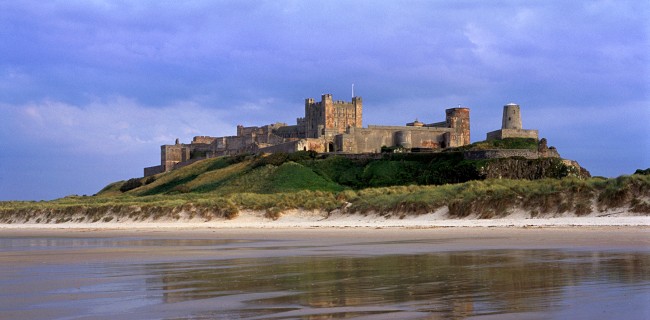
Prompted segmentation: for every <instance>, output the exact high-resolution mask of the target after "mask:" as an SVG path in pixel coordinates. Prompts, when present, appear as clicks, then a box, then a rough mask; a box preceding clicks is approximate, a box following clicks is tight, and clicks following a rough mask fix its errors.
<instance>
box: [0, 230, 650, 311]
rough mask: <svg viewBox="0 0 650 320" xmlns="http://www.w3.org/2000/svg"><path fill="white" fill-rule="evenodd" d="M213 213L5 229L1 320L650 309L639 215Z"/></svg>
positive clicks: (649, 233)
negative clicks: (494, 222)
mask: <svg viewBox="0 0 650 320" xmlns="http://www.w3.org/2000/svg"><path fill="white" fill-rule="evenodd" d="M396 220H399V219H396ZM403 220H405V219H402V220H399V221H403ZM278 221H280V222H281V220H278ZM278 221H270V222H268V223H270V224H271V223H275V222H278ZM222 222H223V221H213V222H210V223H207V224H199V223H197V224H191V223H186V224H183V223H169V224H167V225H165V224H161V225H156V224H147V223H140V224H123V225H121V226H120V225H119V224H113V225H116V226H113V225H111V224H109V223H100V224H88V225H83V224H78V225H74V226H61V225H58V226H56V225H54V226H56V228H55V227H52V225H20V226H13V228H12V227H10V226H6V225H5V226H3V227H2V228H1V229H0V261H1V262H2V264H1V265H0V286H2V288H3V293H1V294H0V311H1V312H2V314H3V316H6V317H8V318H12V319H14V318H20V319H71V318H75V319H77V318H78V319H116V318H119V319H143V318H147V319H167V318H187V317H189V318H220V317H221V318H244V319H261V318H269V317H272V318H305V317H310V316H314V317H319V318H331V317H335V318H340V317H343V318H359V319H395V318H399V319H429V318H432V317H433V318H472V317H479V318H481V317H486V316H496V317H497V318H503V317H506V318H517V319H537V318H540V317H541V318H546V317H553V318H575V317H576V316H585V315H586V316H588V318H594V319H597V318H602V319H605V318H611V317H615V316H622V317H624V318H627V319H643V318H645V317H646V316H647V315H648V312H649V311H648V310H647V309H644V306H647V292H650V291H648V290H650V282H648V281H649V280H648V274H650V273H648V272H647V265H648V264H647V262H648V261H649V259H650V227H648V226H647V225H637V226H623V225H618V226H617V225H607V226H595V225H591V226H590V225H581V226H566V225H564V226H549V225H546V226H543V227H539V226H530V225H527V226H526V227H513V226H512V222H508V225H509V226H501V227H498V226H492V227H468V226H466V227H459V225H456V227H437V226H431V225H428V226H426V227H423V226H422V225H418V226H414V227H408V226H400V227H397V226H396V225H392V226H390V224H383V227H377V226H375V224H363V225H362V224H359V223H356V224H353V223H351V222H349V221H348V222H345V223H342V225H341V226H336V227H334V226H332V225H327V226H318V225H312V226H309V224H305V225H304V226H303V227H296V225H297V224H296V222H291V223H285V224H276V225H274V227H267V228H259V227H251V226H250V225H249V226H248V227H246V224H244V223H242V221H240V222H239V224H237V226H238V227H232V226H230V227H225V226H224V225H225V224H224V223H222ZM230 222H233V223H234V222H235V221H230ZM339 222H341V221H339ZM467 222H471V223H473V221H471V220H468V221H465V223H467ZM312 223H313V222H312ZM213 225H214V226H215V227H212V226H213ZM466 225H469V224H466ZM287 226H288V227H287ZM44 227H45V228H44ZM604 279H608V280H607V281H603V280H604ZM621 290H624V291H623V292H624V293H625V295H621ZM567 293H569V294H567ZM557 301H563V304H562V305H561V306H558V304H557ZM624 306H625V307H624ZM630 306H631V307H630ZM488 318H489V317H488Z"/></svg>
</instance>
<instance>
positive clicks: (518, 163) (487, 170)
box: [479, 157, 591, 180]
mask: <svg viewBox="0 0 650 320" xmlns="http://www.w3.org/2000/svg"><path fill="white" fill-rule="evenodd" d="M479 174H480V175H481V176H482V177H484V178H485V179H527V180H536V179H543V178H564V177H577V178H589V177H590V176H591V175H590V174H589V171H587V170H586V169H584V168H582V167H580V165H579V164H578V163H577V162H575V161H572V160H562V159H560V158H540V159H525V158H517V157H513V158H500V159H491V160H489V161H487V162H486V163H485V165H483V166H481V167H480V168H479Z"/></svg>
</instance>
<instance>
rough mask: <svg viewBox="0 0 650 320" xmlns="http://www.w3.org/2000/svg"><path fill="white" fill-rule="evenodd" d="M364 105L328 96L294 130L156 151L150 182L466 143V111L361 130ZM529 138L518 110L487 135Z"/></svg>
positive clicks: (511, 107) (310, 103) (202, 139)
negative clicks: (185, 170) (207, 168)
mask: <svg viewBox="0 0 650 320" xmlns="http://www.w3.org/2000/svg"><path fill="white" fill-rule="evenodd" d="M362 115H363V100H362V99H361V97H353V98H352V101H349V102H348V101H335V100H333V99H332V95H331V94H324V95H322V96H321V101H318V102H317V101H315V100H314V99H312V98H308V99H306V100H305V116H304V117H303V118H298V119H297V120H296V124H295V125H287V124H286V123H274V124H269V125H265V126H262V127H244V126H241V125H238V126H237V135H236V136H228V137H210V136H197V137H194V138H193V139H192V142H191V143H189V144H185V143H180V142H179V140H178V139H176V143H175V144H173V145H163V146H161V147H160V149H161V150H160V165H158V166H153V167H148V168H145V169H144V175H145V176H151V175H155V174H158V173H162V172H167V171H171V170H173V169H175V168H178V167H181V166H185V165H188V164H190V163H192V162H194V161H197V160H201V159H205V158H212V157H218V156H224V155H236V154H241V153H257V152H261V153H275V152H296V151H315V152H318V153H324V152H327V153H346V154H359V153H379V152H380V151H381V150H382V148H385V147H395V148H404V149H407V150H412V151H435V150H440V149H444V148H450V147H460V146H464V145H467V144H469V143H470V122H469V109H468V108H460V107H459V108H450V109H447V110H446V111H445V120H444V121H441V122H435V123H429V124H426V123H423V122H420V121H417V120H415V121H414V122H411V123H407V124H406V125H404V126H379V125H369V126H368V127H367V128H363V126H362V123H363V120H362V119H363V117H362ZM506 137H527V138H535V139H537V131H536V130H523V129H521V116H520V110H519V106H518V105H515V104H508V105H506V106H505V107H504V114H503V123H502V129H501V130H497V131H494V132H490V133H488V139H502V138H506Z"/></svg>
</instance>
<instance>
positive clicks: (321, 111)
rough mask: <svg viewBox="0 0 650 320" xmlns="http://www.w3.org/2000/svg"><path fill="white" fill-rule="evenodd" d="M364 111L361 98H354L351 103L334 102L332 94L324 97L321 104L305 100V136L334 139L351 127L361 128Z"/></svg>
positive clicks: (312, 100) (309, 99)
mask: <svg viewBox="0 0 650 320" xmlns="http://www.w3.org/2000/svg"><path fill="white" fill-rule="evenodd" d="M362 109H363V101H362V99H361V97H353V98H352V101H351V102H347V101H334V100H333V99H332V95H331V94H324V95H322V96H321V101H320V102H316V101H314V99H312V98H308V99H305V122H304V123H305V124H304V126H305V136H306V137H307V138H321V137H323V136H327V137H329V138H332V137H333V136H334V135H336V134H341V133H344V132H346V130H347V128H349V127H354V128H361V123H362V112H363V111H362Z"/></svg>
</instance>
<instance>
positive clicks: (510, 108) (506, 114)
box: [501, 103, 522, 129]
mask: <svg viewBox="0 0 650 320" xmlns="http://www.w3.org/2000/svg"><path fill="white" fill-rule="evenodd" d="M521 128H522V126H521V112H520V110H519V105H518V104H516V103H508V104H506V105H505V106H503V121H502V122H501V129H521Z"/></svg>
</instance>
